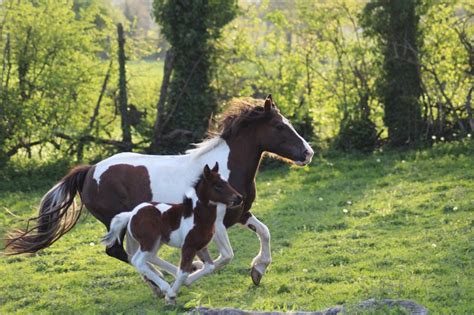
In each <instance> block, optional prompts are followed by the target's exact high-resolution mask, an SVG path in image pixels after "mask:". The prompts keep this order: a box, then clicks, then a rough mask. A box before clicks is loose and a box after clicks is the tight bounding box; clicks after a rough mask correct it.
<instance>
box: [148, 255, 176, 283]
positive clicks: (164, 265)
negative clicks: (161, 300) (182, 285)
mask: <svg viewBox="0 0 474 315" xmlns="http://www.w3.org/2000/svg"><path fill="white" fill-rule="evenodd" d="M148 261H149V262H151V263H152V264H154V265H156V266H158V267H159V268H161V269H163V270H164V271H166V272H167V273H169V274H170V275H172V276H173V277H175V278H176V275H177V273H178V267H176V266H175V265H173V264H171V263H169V262H167V261H166V260H163V259H161V258H159V257H156V256H153V257H150V258H149V260H148Z"/></svg>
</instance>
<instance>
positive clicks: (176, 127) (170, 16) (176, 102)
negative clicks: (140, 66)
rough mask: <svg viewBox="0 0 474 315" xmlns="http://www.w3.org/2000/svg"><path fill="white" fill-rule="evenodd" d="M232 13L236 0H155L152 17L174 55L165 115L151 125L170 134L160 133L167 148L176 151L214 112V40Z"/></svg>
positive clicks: (200, 132)
mask: <svg viewBox="0 0 474 315" xmlns="http://www.w3.org/2000/svg"><path fill="white" fill-rule="evenodd" d="M236 12H237V2H236V1H235V0H223V1H217V0H194V1H190V0H176V1H170V0H155V1H154V13H155V18H156V20H157V22H158V23H159V24H160V25H161V26H162V33H163V34H164V36H165V38H166V40H167V41H168V42H169V44H170V45H171V48H172V50H173V55H174V56H173V73H172V77H171V80H170V84H169V91H168V97H167V100H166V106H165V112H164V113H159V114H160V115H163V116H166V118H165V119H161V121H162V122H163V125H162V126H159V127H156V128H155V129H156V130H161V132H162V135H167V136H168V137H162V140H163V141H162V146H163V145H165V146H166V147H167V149H168V151H175V152H176V151H180V150H182V149H183V148H185V146H186V144H187V143H189V141H190V140H192V141H193V140H197V139H199V138H201V137H202V136H203V134H204V132H205V130H206V127H207V122H208V119H209V117H210V115H211V114H212V113H215V112H216V111H217V100H216V97H215V91H214V89H213V88H212V87H211V79H212V74H213V70H214V59H215V57H216V49H215V41H216V40H217V39H218V38H219V37H220V35H221V30H222V28H223V27H224V25H226V24H227V23H228V22H230V21H231V20H232V19H233V18H234V17H235V15H236ZM182 135H190V138H191V139H188V138H184V139H183V137H182ZM158 136H160V135H158ZM165 139H167V140H168V141H164V140H165Z"/></svg>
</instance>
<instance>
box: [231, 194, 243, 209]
mask: <svg viewBox="0 0 474 315" xmlns="http://www.w3.org/2000/svg"><path fill="white" fill-rule="evenodd" d="M242 202H243V199H242V197H241V196H235V197H234V198H232V201H231V204H230V205H231V207H235V206H240V205H241V204H242Z"/></svg>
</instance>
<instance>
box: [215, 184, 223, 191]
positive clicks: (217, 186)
mask: <svg viewBox="0 0 474 315" xmlns="http://www.w3.org/2000/svg"><path fill="white" fill-rule="evenodd" d="M222 188H223V187H222V185H216V186H214V190H215V191H217V192H221V191H222Z"/></svg>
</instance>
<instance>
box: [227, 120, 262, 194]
mask: <svg viewBox="0 0 474 315" xmlns="http://www.w3.org/2000/svg"><path fill="white" fill-rule="evenodd" d="M226 142H227V145H228V146H229V148H230V153H229V160H228V161H227V167H228V168H229V170H230V178H229V181H230V183H231V184H232V186H233V187H234V188H236V189H237V190H238V191H239V192H244V191H243V188H244V187H245V186H247V185H251V184H252V183H253V181H254V179H255V175H256V173H257V170H258V167H259V165H260V160H261V158H262V155H263V150H262V149H261V147H260V145H259V144H258V143H257V139H256V138H255V128H251V127H249V128H247V129H246V130H242V131H241V132H240V134H239V135H238V136H237V137H235V138H231V139H229V140H226ZM236 174H239V177H240V179H237V178H236V176H235V175H236Z"/></svg>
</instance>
